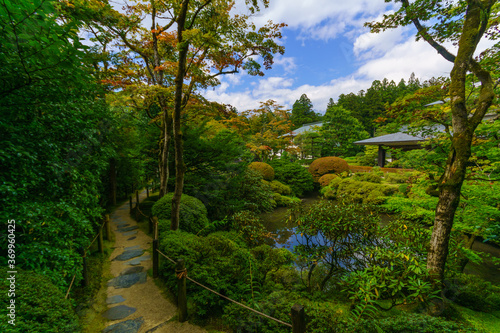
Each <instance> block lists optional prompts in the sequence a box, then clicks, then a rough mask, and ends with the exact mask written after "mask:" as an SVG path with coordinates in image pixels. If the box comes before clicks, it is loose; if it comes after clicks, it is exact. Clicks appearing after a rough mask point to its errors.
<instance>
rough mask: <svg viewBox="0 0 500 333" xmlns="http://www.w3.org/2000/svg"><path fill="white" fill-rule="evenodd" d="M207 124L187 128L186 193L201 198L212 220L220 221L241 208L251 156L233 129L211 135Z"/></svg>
mask: <svg viewBox="0 0 500 333" xmlns="http://www.w3.org/2000/svg"><path fill="white" fill-rule="evenodd" d="M207 131H208V128H207V126H206V125H199V127H195V126H192V127H189V128H185V130H184V158H185V163H186V169H187V170H186V178H185V185H184V193H186V194H188V195H191V196H193V197H196V198H198V199H200V200H201V201H202V202H203V204H204V205H205V207H206V208H207V211H208V216H209V218H210V219H218V220H221V219H223V218H224V217H225V216H227V215H230V214H231V213H233V212H234V211H235V210H236V209H238V208H239V207H241V205H242V199H241V198H240V196H239V195H238V190H239V187H240V184H241V182H242V181H243V179H244V177H245V176H244V170H245V169H246V164H245V163H244V162H238V161H240V160H242V161H245V160H247V159H248V158H249V153H248V151H247V150H246V149H245V143H244V142H243V140H242V139H241V138H240V137H239V136H238V135H237V134H236V133H234V132H231V131H228V130H222V131H220V132H218V133H217V134H215V135H208V134H209V133H208V132H207Z"/></svg>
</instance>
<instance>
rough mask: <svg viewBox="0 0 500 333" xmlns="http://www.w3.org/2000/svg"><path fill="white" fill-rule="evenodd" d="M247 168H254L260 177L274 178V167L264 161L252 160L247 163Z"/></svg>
mask: <svg viewBox="0 0 500 333" xmlns="http://www.w3.org/2000/svg"><path fill="white" fill-rule="evenodd" d="M248 168H249V169H252V170H255V171H257V172H258V173H260V174H261V175H262V178H264V180H267V181H272V180H274V169H273V167H272V166H270V165H269V164H267V163H264V162H252V163H250V164H249V165H248Z"/></svg>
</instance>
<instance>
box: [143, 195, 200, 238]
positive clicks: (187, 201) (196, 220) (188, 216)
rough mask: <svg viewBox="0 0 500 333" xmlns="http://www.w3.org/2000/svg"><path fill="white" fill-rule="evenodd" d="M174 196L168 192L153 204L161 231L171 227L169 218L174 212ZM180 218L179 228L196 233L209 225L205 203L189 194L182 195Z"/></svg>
mask: <svg viewBox="0 0 500 333" xmlns="http://www.w3.org/2000/svg"><path fill="white" fill-rule="evenodd" d="M173 196H174V194H173V193H167V194H165V195H164V196H163V197H162V198H161V199H160V200H158V201H157V202H156V203H155V204H154V205H153V209H152V212H153V215H154V216H157V217H158V219H159V220H160V231H165V230H168V228H169V227H170V225H169V222H168V220H170V216H171V213H172V198H173ZM179 218H180V222H179V228H180V229H181V230H184V231H187V232H191V233H195V234H196V233H198V232H199V231H200V230H202V229H203V228H205V227H206V226H207V225H208V218H207V209H206V208H205V205H203V203H202V202H201V201H200V200H198V199H196V198H194V197H191V196H189V195H187V194H183V195H182V197H181V207H180V211H179Z"/></svg>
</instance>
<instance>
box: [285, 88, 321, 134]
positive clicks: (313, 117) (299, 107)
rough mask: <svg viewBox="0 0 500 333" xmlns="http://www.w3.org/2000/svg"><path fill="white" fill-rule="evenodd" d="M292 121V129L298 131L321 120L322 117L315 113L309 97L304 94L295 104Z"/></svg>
mask: <svg viewBox="0 0 500 333" xmlns="http://www.w3.org/2000/svg"><path fill="white" fill-rule="evenodd" d="M290 120H291V121H292V123H293V128H292V129H296V128H299V127H300V126H302V125H304V124H307V123H313V122H315V121H319V120H321V116H320V115H319V114H317V113H316V112H314V110H313V104H312V102H311V100H310V99H309V98H308V97H307V95H306V94H302V96H300V98H299V99H298V100H296V101H295V103H293V107H292V116H291V117H290Z"/></svg>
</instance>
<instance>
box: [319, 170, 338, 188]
mask: <svg viewBox="0 0 500 333" xmlns="http://www.w3.org/2000/svg"><path fill="white" fill-rule="evenodd" d="M337 177H338V176H337V175H335V174H333V173H327V174H326V175H323V176H321V177H320V178H319V180H318V182H319V185H321V187H325V186H328V185H329V184H330V181H332V180H333V179H334V178H337Z"/></svg>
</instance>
